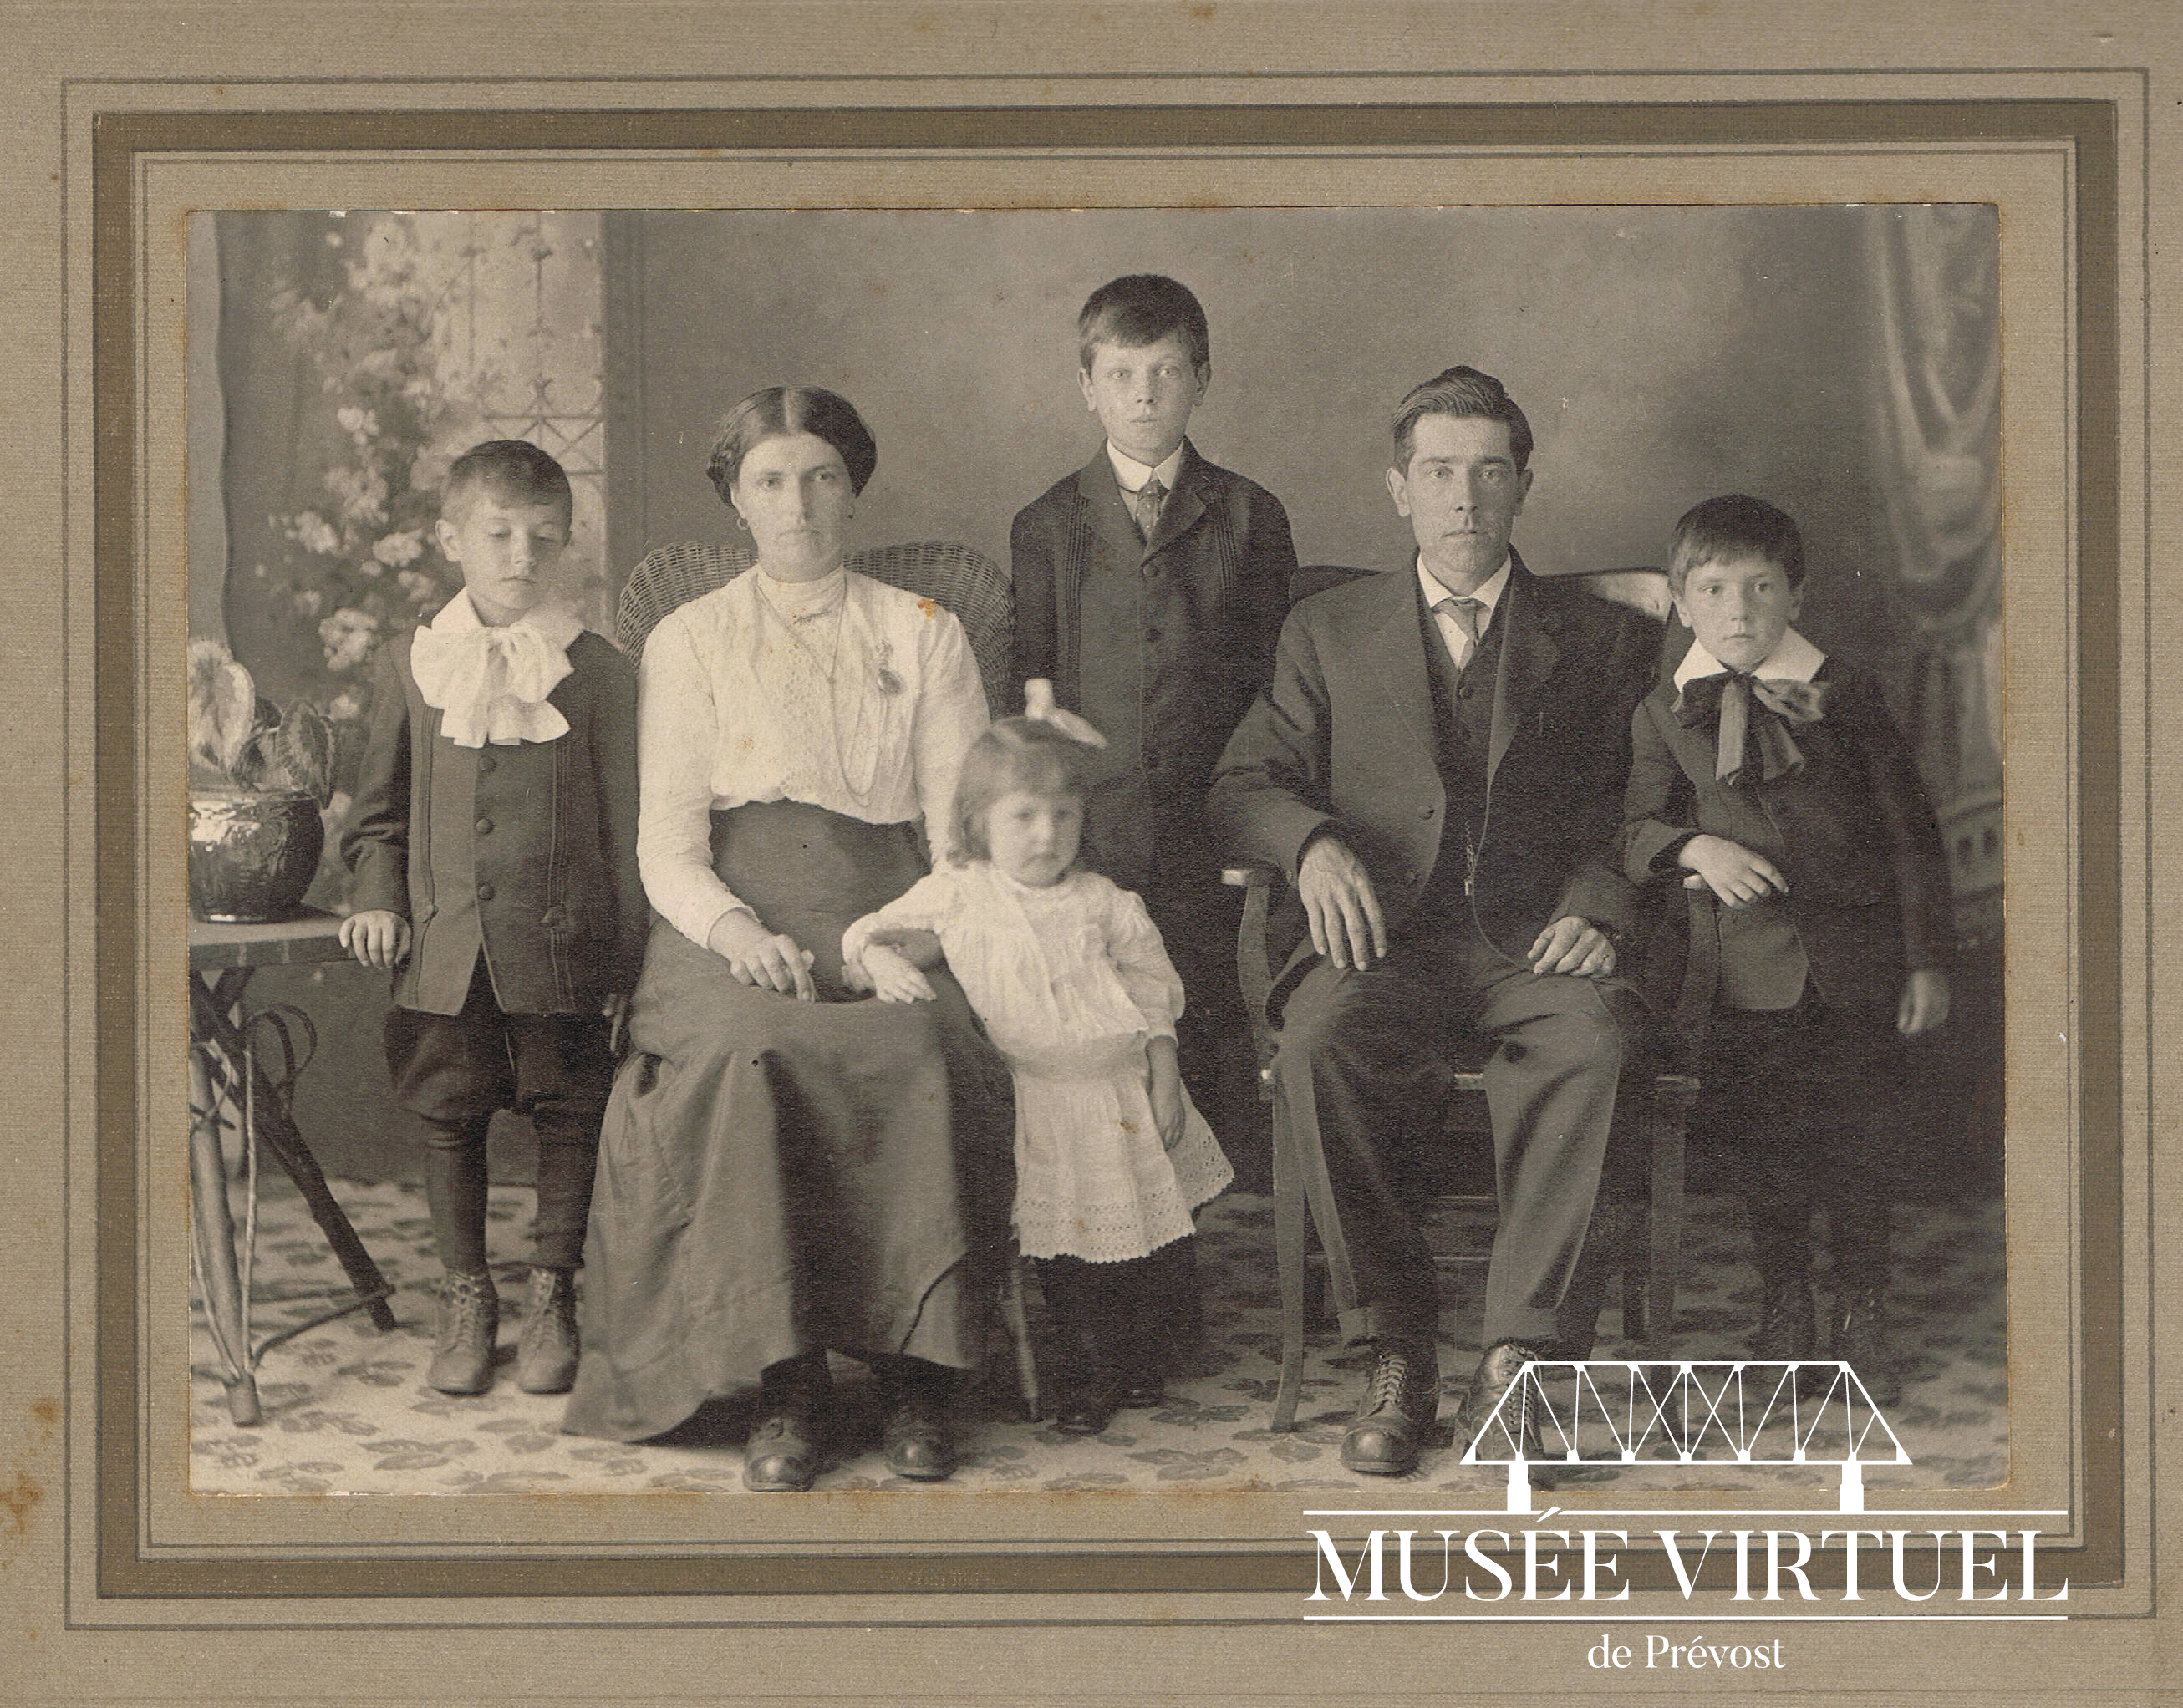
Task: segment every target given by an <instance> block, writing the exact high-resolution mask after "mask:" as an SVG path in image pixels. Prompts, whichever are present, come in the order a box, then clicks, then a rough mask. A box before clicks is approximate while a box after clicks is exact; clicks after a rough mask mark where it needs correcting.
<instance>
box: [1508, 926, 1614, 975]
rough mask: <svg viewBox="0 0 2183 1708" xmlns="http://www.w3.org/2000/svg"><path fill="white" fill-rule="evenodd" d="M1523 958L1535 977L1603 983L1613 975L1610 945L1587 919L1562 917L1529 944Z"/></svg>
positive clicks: (1611, 947) (1612, 955)
mask: <svg viewBox="0 0 2183 1708" xmlns="http://www.w3.org/2000/svg"><path fill="white" fill-rule="evenodd" d="M1525 958H1526V959H1528V960H1529V961H1530V963H1531V971H1532V972H1533V973H1539V974H1544V973H1569V974H1570V975H1572V976H1573V977H1575V978H1578V979H1604V978H1606V977H1607V976H1608V974H1609V973H1613V972H1614V943H1613V942H1612V941H1611V940H1609V939H1608V934H1606V933H1605V932H1604V931H1603V930H1601V929H1599V927H1597V925H1595V924H1593V923H1591V921H1590V920H1589V919H1584V918H1579V917H1578V916H1577V915H1576V914H1574V913H1564V915H1563V916H1562V917H1561V918H1558V919H1557V920H1555V921H1554V923H1553V924H1551V925H1549V926H1547V929H1545V930H1543V931H1541V933H1539V934H1538V936H1537V937H1536V939H1535V940H1533V941H1532V944H1531V948H1530V954H1529V955H1528V956H1527V957H1525Z"/></svg>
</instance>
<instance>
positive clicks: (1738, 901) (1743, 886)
mask: <svg viewBox="0 0 2183 1708" xmlns="http://www.w3.org/2000/svg"><path fill="white" fill-rule="evenodd" d="M1682 862H1683V864H1684V865H1686V866H1687V867H1689V868H1691V871H1693V872H1695V873H1697V875H1698V876H1699V877H1700V878H1701V879H1704V881H1705V884H1706V887H1707V888H1708V889H1709V890H1712V891H1713V893H1714V895H1716V896H1719V898H1720V899H1721V901H1722V903H1723V905H1725V906H1726V907H1748V906H1749V905H1750V904H1751V903H1752V902H1753V901H1759V900H1761V899H1762V898H1764V897H1765V896H1786V895H1787V894H1788V893H1789V880H1788V879H1786V878H1784V877H1783V876H1782V875H1781V872H1780V868H1779V867H1777V866H1775V863H1774V862H1772V861H1771V860H1769V859H1768V858H1767V857H1765V856H1764V854H1754V853H1753V852H1752V851H1751V850H1749V849H1748V848H1747V847H1745V846H1743V845H1742V844H1741V842H1731V841H1730V840H1728V839H1727V838H1726V837H1725V836H1706V835H1697V836H1693V837H1691V840H1689V841H1687V842H1686V843H1684V844H1683V851H1682ZM1683 881H1684V882H1685V884H1688V883H1689V882H1690V880H1689V879H1684V880H1683Z"/></svg>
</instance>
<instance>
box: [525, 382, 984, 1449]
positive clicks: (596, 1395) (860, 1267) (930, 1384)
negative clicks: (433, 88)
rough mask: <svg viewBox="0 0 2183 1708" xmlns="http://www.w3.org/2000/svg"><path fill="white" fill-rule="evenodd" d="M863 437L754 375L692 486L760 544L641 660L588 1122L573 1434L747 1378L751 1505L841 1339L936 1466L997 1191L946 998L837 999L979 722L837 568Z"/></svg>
mask: <svg viewBox="0 0 2183 1708" xmlns="http://www.w3.org/2000/svg"><path fill="white" fill-rule="evenodd" d="M877 461H878V452H877V450H876V448H875V446H874V444H873V442H872V437H871V435H870V433H869V431H867V430H866V429H865V426H864V422H863V421H862V420H860V419H858V415H857V412H856V411H855V410H854V409H853V408H851V407H850V405H849V404H848V403H847V402H846V401H844V400H843V399H842V398H840V397H837V396H835V395H834V394H833V393H832V392H830V391H819V390H816V389H789V388H783V387H779V386H776V387H774V388H771V389H769V390H768V391H759V392H756V393H753V395H752V396H748V397H746V398H745V399H743V401H742V402H740V403H738V404H737V405H736V407H735V408H733V409H732V410H730V412H729V413H728V416H727V419H726V420H725V422H724V423H723V424H721V428H720V432H719V438H718V440H717V441H715V443H714V446H713V452H712V460H711V463H710V466H709V469H708V473H709V474H710V475H711V477H712V480H713V484H714V486H716V487H717V488H718V489H719V492H720V495H721V496H722V497H723V498H724V499H725V500H726V501H727V502H729V503H730V504H731V505H732V506H733V507H735V510H736V517H737V520H738V523H739V525H741V526H742V527H743V528H744V529H745V530H747V531H748V532H749V533H750V535H751V536H752V538H753V541H755V542H756V545H757V549H758V563H757V565H756V567H755V568H753V569H751V570H750V571H749V572H748V573H747V574H743V575H741V576H739V577H737V578H736V579H735V580H733V581H731V582H730V583H729V584H728V585H726V586H725V587H723V588H721V589H719V591H717V592H714V593H710V594H708V595H706V596H703V598H699V599H695V600H692V602H690V603H688V604H686V605H685V606H683V607H680V609H678V610H676V611H675V612H673V613H670V614H669V616H667V617H666V618H664V620H663V621H662V622H661V623H660V624H659V625H658V628H657V629H654V630H653V633H652V635H651V638H650V639H649V640H647V643H646V645H645V649H644V660H643V667H642V679H641V688H640V693H639V711H638V771H639V780H640V784H641V787H642V794H641V807H640V811H639V814H638V830H637V857H638V863H639V867H640V868H641V870H642V874H643V878H644V885H645V890H646V891H647V894H648V895H649V896H650V897H651V900H652V904H653V908H654V909H655V910H656V912H658V915H659V918H658V920H657V921H655V922H654V924H653V933H652V938H651V941H650V944H649V945H648V947H647V951H646V957H645V966H644V972H643V974H642V978H641V979H640V980H639V982H638V984H637V987H636V995H635V996H634V997H633V998H632V1001H631V1005H630V1044H631V1047H632V1053H631V1055H630V1057H629V1059H628V1060H627V1061H626V1062H624V1064H623V1066H622V1068H621V1071H620V1073H619V1076H618V1077H617V1079H616V1080H615V1084H614V1095H613V1098H612V1101H610V1103H609V1104H608V1109H607V1115H606V1123H605V1128H604V1131H603V1134H602V1136H601V1140H600V1150H599V1167H598V1180H597V1187H596V1189H595V1190H594V1193H593V1195H592V1219H591V1228H590V1233H589V1238H588V1244H587V1245H586V1254H585V1262H586V1267H587V1270H588V1274H587V1277H586V1287H585V1295H584V1325H583V1346H584V1356H583V1361H582V1364H581V1366H580V1368H579V1371H578V1373H577V1378H576V1385H575V1391H574V1393H573V1394H572V1395H570V1397H569V1409H568V1412H567V1414H566V1416H565V1417H564V1420H563V1423H562V1427H563V1428H564V1429H567V1430H569V1431H572V1432H574V1433H575V1434H586V1435H601V1436H605V1437H607V1438H608V1439H613V1440H618V1441H634V1440H640V1439H644V1438H646V1437H647V1436H652V1435H657V1434H660V1433H661V1432H662V1431H664V1430H666V1429H669V1428H673V1427H674V1426H675V1425H676V1424H677V1423H680V1422H682V1421H683V1420H684V1419H686V1417H689V1416H690V1415H691V1414H692V1412H694V1411H696V1410H697V1408H698V1406H701V1405H703V1403H704V1402H705V1401H706V1400H710V1399H714V1398H716V1397H719V1396H722V1395H727V1394H730V1393H731V1392H733V1391H735V1390H736V1389H742V1388H747V1387H748V1386H749V1385H750V1384H753V1383H756V1384H758V1387H759V1389H760V1399H759V1406H758V1414H757V1418H756V1421H755V1422H753V1426H752V1428H751V1434H750V1443H749V1450H748V1454H747V1458H746V1461H745V1463H744V1467H743V1481H744V1483H745V1484H746V1486H747V1487H749V1488H751V1489H758V1490H760V1491H774V1490H791V1489H806V1488H808V1487H809V1486H810V1484H811V1481H812V1478H814V1476H816V1475H817V1474H818V1472H819V1458H820V1455H819V1441H820V1434H821V1424H822V1420H823V1417H824V1413H825V1402H826V1397H827V1366H826V1354H827V1350H828V1349H829V1348H831V1349H833V1350H837V1351H842V1352H846V1353H849V1354H852V1355H853V1356H857V1357H859V1358H863V1359H865V1360H867V1361H869V1363H870V1364H871V1366H872V1367H873V1370H874V1372H875V1375H876V1376H877V1378H878V1380H879V1383H880V1388H881V1390H882V1393H883V1395H885V1398H886V1402H887V1409H888V1419H887V1423H886V1437H885V1445H886V1456H887V1462H888V1464H889V1466H890V1467H892V1469H893V1470H894V1471H895V1472H897V1474H899V1475H902V1476H904V1477H915V1478H939V1477H945V1476H947V1474H948V1472H950V1471H951V1470H952V1469H953V1463H954V1459H953V1445H952V1443H951V1441H950V1439H949V1437H948V1432H947V1405H948V1401H949V1399H950V1397H951V1395H952V1394H953V1387H954V1383H955V1379H956V1373H957V1372H958V1370H961V1369H964V1368H966V1367H970V1366H972V1365H974V1364H975V1363H976V1362H977V1361H978V1358H979V1353H980V1339H981V1328H982V1324H983V1321H984V1316H985V1311H984V1305H985V1301H986V1300H988V1299H989V1298H990V1297H991V1296H992V1284H993V1272H992V1268H991V1267H990V1264H991V1262H992V1259H993V1258H994V1257H995V1256H997V1254H998V1253H1000V1252H1001V1251H1003V1250H1004V1249H1005V1241H1006V1239H1007V1229H1008V1205H1009V1201H1010V1195H1011V1193H1012V1191H1013V1188H1014V1180H1013V1172H1012V1167H1011V1161H1010V1148H1011V1125H1012V1115H1011V1107H1010V1103H1009V1094H1008V1074H1007V1070H1006V1069H1005V1067H1003V1066H1002V1064H1001V1062H1000V1060H999V1058H998V1056H996V1055H995V1054H994V1053H993V1051H992V1048H991V1046H990V1045H988V1044H987V1043H986V1040H985V1039H984V1037H983V1035H982V1034H980V1032H979V1031H978V1029H977V1024H976V1022H975V1019H974V1018H972V1016H971V1014H970V1011H969V1006H967V1004H965V1003H964V1000H963V995H962V992H961V991H960V990H959V989H958V987H957V986H956V985H955V984H954V983H953V981H952V980H951V979H948V978H947V975H946V974H945V973H944V972H942V973H937V974H936V976H935V978H934V979H933V983H934V986H935V988H936V991H937V992H938V993H939V998H940V1000H939V1001H936V1002H935V1003H933V1004H931V1005H930V1006H927V1005H924V1004H919V1005H918V1006H914V1007H904V1006H899V1005H896V1004H892V1003H884V1002H878V1001H870V1000H857V999H856V998H855V996H854V995H853V993H852V992H851V991H850V990H848V989H847V987H846V986H845V985H844V984H843V983H842V930H843V929H844V928H845V927H846V926H847V925H848V924H849V923H851V922H852V921H853V920H855V919H857V918H859V917H861V916H862V915H864V914H865V913H868V912H871V911H872V910H873V909H875V908H876V907H881V906H884V905H885V904H886V902H888V901H892V900H893V899H894V898H895V897H896V896H899V895H901V894H902V892H903V890H907V889H908V887H909V886H910V885H911V884H913V883H914V882H915V881H916V880H917V879H919V877H920V876H922V875H923V874H924V873H925V869H926V865H925V858H924V857H923V856H922V855H921V853H920V852H919V846H918V837H917V829H918V825H919V823H920V822H922V823H923V824H924V825H925V830H926V835H927V836H928V837H929V838H930V841H931V843H932V844H933V850H932V851H933V852H934V853H935V854H936V855H944V854H945V853H946V851H947V844H948V839H949V837H950V835H951V834H952V832H951V829H950V815H949V811H948V809H949V806H950V803H951V801H952V800H953V795H954V790H955V784H956V776H957V774H958V772H959V771H960V770H961V768H962V763H963V759H964V755H965V754H966V753H967V752H968V751H969V747H970V745H971V743H972V742H974V741H975V740H976V739H977V737H978V735H979V733H980V731H981V730H982V729H984V728H985V726H986V701H985V696H984V694H983V692H982V690H980V685H979V679H978V674H977V670H976V667H975V664H974V663H973V662H972V659H971V655H970V652H969V646H968V645H967V643H966V642H965V641H964V637H963V630H962V627H961V625H960V624H958V623H957V621H956V620H955V618H953V616H952V615H950V614H949V613H947V611H945V610H942V609H940V608H939V607H936V606H933V605H931V604H930V603H929V602H923V601H920V600H919V599H917V598H915V597H914V596H911V595H909V594H908V593H904V592H901V591H897V590H896V589H894V588H892V587H888V586H885V585H882V584H880V583H879V582H876V581H873V580H870V579H867V578H865V577H864V576H861V575H853V574H849V572H848V571H847V569H846V568H843V566H842V549H843V547H842V542H843V536H844V533H845V530H846V529H847V524H848V521H849V518H851V517H852V516H853V514H854V513H855V510H856V501H857V497H858V495H859V494H860V493H861V492H862V491H864V483H865V482H866V481H867V480H869V479H870V477H871V473H872V469H873V467H874V465H875V463H877Z"/></svg>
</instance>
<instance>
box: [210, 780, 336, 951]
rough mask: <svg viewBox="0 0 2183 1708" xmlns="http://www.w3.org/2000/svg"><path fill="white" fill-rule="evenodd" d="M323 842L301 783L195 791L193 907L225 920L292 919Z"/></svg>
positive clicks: (318, 821)
mask: <svg viewBox="0 0 2183 1708" xmlns="http://www.w3.org/2000/svg"><path fill="white" fill-rule="evenodd" d="M325 842H326V830H325V822H324V821H323V820H322V819H321V818H319V803H318V802H317V801H314V800H313V799H312V798H311V797H310V796H308V795H306V794H305V793H303V790H300V789H284V790H269V791H267V792H264V793H249V792H237V793H235V794H203V795H193V796H191V797H190V911H191V912H192V913H194V914H196V915H197V918H200V919H209V920H216V921H218V922H219V923H222V924H238V925H259V924H267V923H271V922H273V921H275V920H278V919H291V918H294V917H295V915H296V913H297V910H298V909H299V908H301V907H302V906H303V892H304V891H305V890H308V889H309V888H310V887H311V879H312V876H313V874H314V873H316V872H317V871H318V869H319V854H320V853H321V852H322V851H324V849H325Z"/></svg>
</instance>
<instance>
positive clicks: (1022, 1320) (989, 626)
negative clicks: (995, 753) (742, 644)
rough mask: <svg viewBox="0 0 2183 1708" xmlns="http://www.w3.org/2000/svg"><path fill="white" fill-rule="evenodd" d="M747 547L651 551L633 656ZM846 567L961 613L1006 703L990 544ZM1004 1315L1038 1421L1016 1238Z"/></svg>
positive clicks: (627, 622)
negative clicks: (979, 548) (984, 547)
mask: <svg viewBox="0 0 2183 1708" xmlns="http://www.w3.org/2000/svg"><path fill="white" fill-rule="evenodd" d="M753 561H754V557H753V553H752V551H751V548H750V547H749V546H710V545H706V544H703V543H702V542H698V541H690V542H686V543H685V544H682V545H680V546H661V547H660V548H659V549H658V551H657V552H649V553H647V555H646V557H645V559H644V561H643V562H642V563H640V564H638V565H637V566H636V570H635V571H634V572H633V573H632V574H630V578H629V580H628V582H627V583H626V584H625V585H624V586H623V588H622V590H621V602H620V604H619V606H618V607H616V608H615V611H614V629H615V631H616V635H617V638H618V639H619V640H620V642H621V650H622V651H623V652H625V653H627V654H628V655H629V659H630V663H633V664H634V663H641V662H642V659H643V657H644V643H645V640H646V639H647V637H648V636H649V635H651V633H652V631H653V629H655V628H657V627H658V624H659V619H660V618H663V617H664V616H665V615H666V614H667V613H669V612H670V611H672V610H674V609H675V607H677V606H680V605H686V604H688V603H689V602H691V601H692V599H697V598H702V597H703V596H704V595H706V594H708V593H712V592H716V591H719V589H720V588H722V587H725V586H726V585H728V583H729V582H730V581H732V580H733V579H735V578H736V576H738V575H740V574H742V573H743V571H744V570H746V569H747V568H750V567H751V564H752V563H753ZM847 562H848V567H849V568H852V569H853V570H855V571H856V572H857V573H858V574H860V575H869V576H870V577H871V578H872V579H874V580H875V581H884V582H886V584H887V585H888V586H890V587H899V588H901V589H902V590H903V591H905V592H908V593H914V594H916V595H917V596H919V598H922V599H930V600H931V601H933V602H935V603H936V604H938V605H942V606H944V607H946V608H947V609H948V610H950V611H952V612H953V613H955V616H956V618H957V620H958V622H960V623H961V624H962V625H963V633H964V636H965V638H966V639H968V640H969V643H970V652H971V656H972V657H975V659H976V660H977V663H978V679H979V681H980V683H981V684H982V685H984V687H985V690H986V709H987V710H989V711H990V712H992V714H993V715H994V716H995V717H998V716H1000V715H1001V713H1003V710H1004V709H1005V701H1006V698H1007V696H1008V693H1009V691H1010V677H1011V675H1012V674H1013V673H1014V668H1015V659H1014V653H1015V629H1016V601H1015V589H1014V587H1012V586H1010V585H1009V584H1008V577H1007V576H1005V575H1003V574H1002V573H1001V570H1000V566H999V565H997V563H994V562H993V560H992V558H990V557H986V555H985V553H983V552H979V551H976V550H974V549H973V548H972V547H970V546H956V545H952V544H950V543H948V542H947V541H937V540H926V541H918V542H916V543H914V544H912V545H906V546H877V547H875V548H873V549H871V550H869V551H864V552H851V553H850V554H849V556H848V559H847ZM1000 1312H1001V1321H1002V1323H1003V1325H1004V1326H1005V1327H1006V1328H1007V1330H1008V1339H1009V1342H1010V1344H1011V1347H1012V1349H1013V1350H1014V1355H1015V1366H1016V1385H1017V1391H1018V1393H1019V1395H1020V1397H1021V1399H1022V1401H1023V1408H1024V1414H1025V1417H1028V1418H1029V1419H1030V1421H1031V1422H1037V1421H1038V1420H1039V1418H1040V1417H1042V1415H1043V1411H1042V1403H1041V1395H1040V1391H1039V1375H1038V1364H1037V1361H1036V1358H1035V1357H1034V1356H1033V1355H1032V1350H1031V1332H1030V1319H1029V1317H1028V1316H1027V1315H1026V1313H1025V1306H1024V1294H1023V1265H1022V1263H1021V1262H1020V1261H1019V1260H1018V1259H1016V1258H1015V1256H1014V1248H1013V1246H1012V1247H1011V1248H1010V1255H1009V1258H1008V1261H1007V1262H1004V1263H1003V1266H1002V1269H1001V1286H1000Z"/></svg>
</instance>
